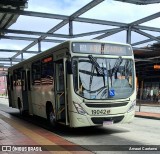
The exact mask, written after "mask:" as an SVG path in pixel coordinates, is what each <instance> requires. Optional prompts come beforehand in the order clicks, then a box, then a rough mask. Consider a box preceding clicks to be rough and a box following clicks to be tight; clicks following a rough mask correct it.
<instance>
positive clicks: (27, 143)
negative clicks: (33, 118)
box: [0, 108, 91, 154]
mask: <svg viewBox="0 0 160 154" xmlns="http://www.w3.org/2000/svg"><path fill="white" fill-rule="evenodd" d="M2 110H3V108H1V110H0V153H2V154H8V153H14V152H15V153H18V154H19V153H24V152H25V153H26V152H27V153H29V154H32V153H34V154H35V153H37V154H39V153H42V154H43V153H46V154H48V153H54V154H55V153H58V154H59V153H64V154H79V153H83V154H91V152H90V151H87V150H86V149H83V147H81V146H79V145H75V144H73V143H71V142H69V141H67V140H65V139H63V138H62V137H60V136H58V135H57V134H54V133H53V132H51V131H48V130H46V129H43V128H41V127H38V126H36V125H34V124H31V123H29V122H27V121H24V120H22V119H19V118H17V117H14V116H12V114H11V115H10V114H8V113H6V112H4V111H2Z"/></svg>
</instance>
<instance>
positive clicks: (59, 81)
mask: <svg viewBox="0 0 160 154" xmlns="http://www.w3.org/2000/svg"><path fill="white" fill-rule="evenodd" d="M64 64H65V60H64V59H62V60H58V61H56V62H55V79H56V82H55V83H56V85H55V96H56V97H55V99H56V100H55V102H56V104H55V113H56V120H57V122H62V123H63V124H66V125H68V122H67V99H66V70H65V66H64Z"/></svg>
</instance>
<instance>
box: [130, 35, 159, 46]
mask: <svg viewBox="0 0 160 154" xmlns="http://www.w3.org/2000/svg"><path fill="white" fill-rule="evenodd" d="M156 38H157V39H160V36H158V37H156ZM151 41H153V39H146V40H143V41H139V42H135V43H132V44H131V45H132V46H136V45H140V44H144V43H148V42H151Z"/></svg>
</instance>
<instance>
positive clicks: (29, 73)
mask: <svg viewBox="0 0 160 154" xmlns="http://www.w3.org/2000/svg"><path fill="white" fill-rule="evenodd" d="M30 75H31V72H30V71H27V84H28V90H29V91H30V90H31V80H30Z"/></svg>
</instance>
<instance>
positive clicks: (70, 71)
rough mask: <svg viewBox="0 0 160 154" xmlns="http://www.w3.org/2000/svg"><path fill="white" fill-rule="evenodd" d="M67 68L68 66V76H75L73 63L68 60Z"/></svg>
mask: <svg viewBox="0 0 160 154" xmlns="http://www.w3.org/2000/svg"><path fill="white" fill-rule="evenodd" d="M66 66H67V74H73V72H72V65H71V61H69V60H67V61H66Z"/></svg>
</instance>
